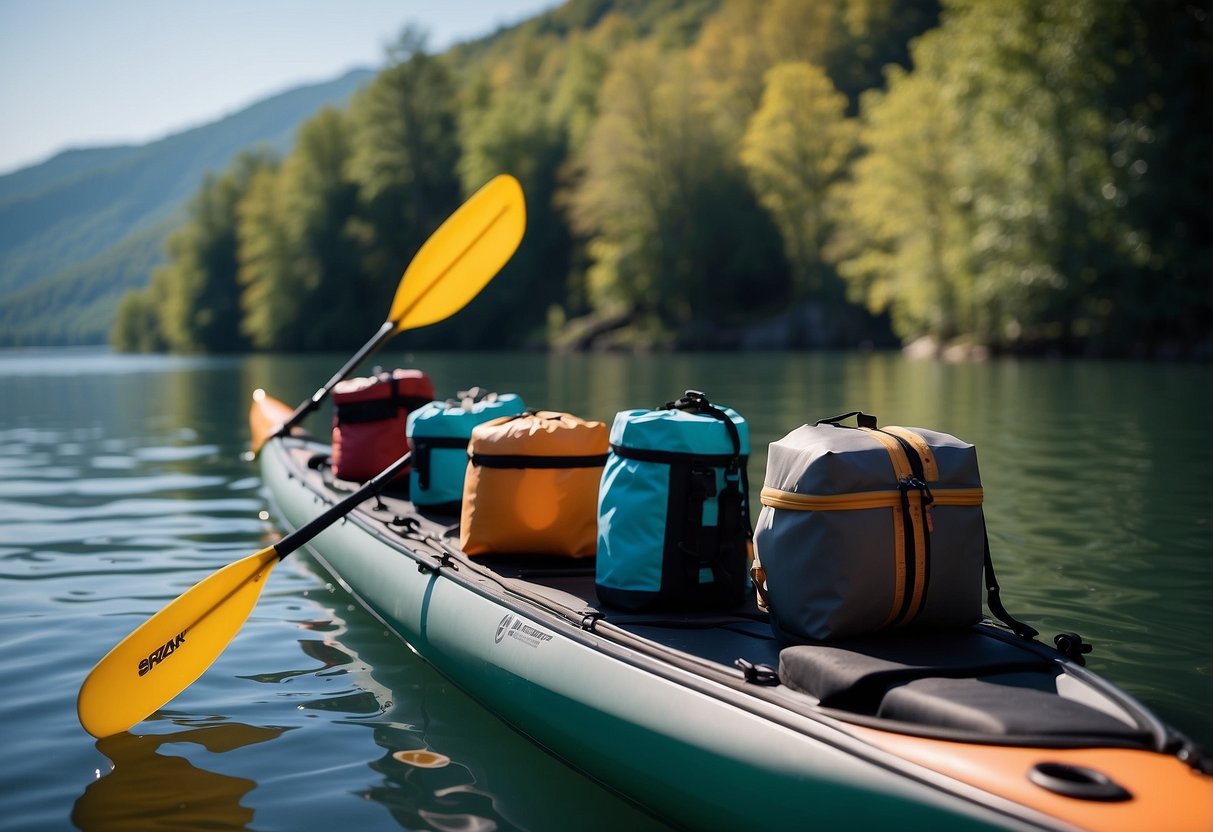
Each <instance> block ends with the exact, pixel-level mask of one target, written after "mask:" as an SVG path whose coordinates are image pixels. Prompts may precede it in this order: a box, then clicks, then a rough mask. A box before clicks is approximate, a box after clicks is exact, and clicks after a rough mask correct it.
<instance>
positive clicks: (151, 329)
mask: <svg viewBox="0 0 1213 832" xmlns="http://www.w3.org/2000/svg"><path fill="white" fill-rule="evenodd" d="M110 345H111V346H112V347H113V348H114V350H116V351H117V352H162V351H163V350H164V349H165V348H166V347H167V344H165V342H164V337H163V336H162V335H161V333H160V315H159V313H158V311H157V306H156V304H155V302H154V301H153V300H152V297H151V292H150V291H148V290H147V289H131V290H130V291H128V292H127V293H126V294H124V295H123V296H122V300H120V301H119V302H118V312H117V316H116V317H115V320H114V328H113V330H111V332H110Z"/></svg>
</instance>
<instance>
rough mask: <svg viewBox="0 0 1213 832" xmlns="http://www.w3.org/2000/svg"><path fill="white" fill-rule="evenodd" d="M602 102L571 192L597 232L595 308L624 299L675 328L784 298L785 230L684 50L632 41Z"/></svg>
mask: <svg viewBox="0 0 1213 832" xmlns="http://www.w3.org/2000/svg"><path fill="white" fill-rule="evenodd" d="M601 101H602V106H601V110H600V113H599V117H598V119H597V121H596V122H595V124H594V127H593V129H592V130H591V132H590V135H589V137H588V139H587V141H586V144H585V147H584V148H583V152H582V154H581V157H580V158H581V164H582V170H583V177H582V179H581V180H580V186H579V188H578V190H577V191H576V193H575V194H574V196H573V199H572V210H573V218H574V222H575V224H576V227H577V228H578V229H579V230H580V231H581V232H582V233H584V234H586V235H588V236H590V237H592V238H593V239H592V241H591V244H590V252H591V255H592V256H593V257H594V264H593V266H592V267H591V271H590V291H591V297H592V299H593V301H594V305H595V307H596V308H598V309H606V308H610V307H611V306H612V305H623V306H626V307H627V308H629V309H631V310H632V311H633V312H635V313H636V315H637V316H638V317H640V318H641V319H649V320H651V321H653V322H655V323H656V325H657V326H659V327H660V328H662V329H666V330H674V331H677V330H679V329H683V328H685V327H687V326H688V325H691V324H693V323H694V324H696V325H699V326H704V325H710V322H713V321H716V322H725V321H727V320H729V319H734V320H736V318H737V317H738V311H739V310H741V309H749V310H751V311H753V310H755V309H756V308H758V307H759V305H760V304H761V300H762V299H763V298H769V299H770V300H771V301H773V302H777V301H778V300H780V299H782V297H783V295H784V294H785V292H786V288H787V287H786V267H785V266H784V265H783V262H782V258H781V257H780V255H779V253H778V238H777V235H776V233H775V232H773V229H772V228H771V227H770V224H769V222H766V221H765V220H764V218H763V215H762V212H761V211H760V210H757V206H756V205H755V203H754V201H753V198H752V196H751V195H750V193H749V191H748V189H747V187H746V185H745V181H744V175H743V173H742V172H741V170H740V169H739V167H738V166H736V165H734V164H733V163H732V157H731V154H730V153H729V151H728V149H727V147H726V145H725V143H724V141H723V140H722V139H721V138H720V137H719V136H718V135H717V134H716V133H715V132H714V131H713V130H712V129H711V126H710V123H709V119H708V118H707V114H706V112H705V110H704V105H703V99H702V97H701V96H700V95H699V92H698V90H697V88H696V85H695V73H694V72H693V70H692V67H691V65H690V63H689V61H688V60H687V59H686V57H685V55H684V54H682V53H674V54H670V55H665V54H662V53H661V52H660V50H659V49H658V48H657V47H656V46H655V45H653V44H651V43H641V44H637V45H634V46H631V47H629V48H627V49H625V50H622V51H621V52H620V53H618V54H617V56H616V58H615V60H614V61H613V63H612V69H611V72H610V75H609V76H608V77H607V79H606V81H605V83H604V86H603V90H602V96H601Z"/></svg>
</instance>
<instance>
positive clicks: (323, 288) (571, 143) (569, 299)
mask: <svg viewBox="0 0 1213 832" xmlns="http://www.w3.org/2000/svg"><path fill="white" fill-rule="evenodd" d="M1211 55H1213V15H1211V14H1210V8H1209V4H1208V3H1200V4H1196V3H1179V2H1159V3H1134V2H1129V0H981V2H977V0H944V2H942V3H938V2H926V0H912V1H906V0H903V1H902V2H894V0H723V2H708V1H707V0H700V2H689V3H679V2H674V0H667V2H660V3H645V2H640V0H616V1H615V2H608V1H607V0H572V1H571V2H569V3H567V4H565V5H564V6H562V7H560V8H558V9H556V10H554V11H552V12H549V13H548V14H545V15H543V16H541V17H538V18H536V19H534V20H532V21H528V22H527V23H524V24H522V25H520V26H518V27H515V28H513V29H511V30H508V31H505V32H502V33H499V34H498V35H497V36H494V37H493V38H489V39H486V40H483V41H479V42H475V43H471V44H465V45H462V46H459V47H456V48H453V49H451V50H449V51H448V52H446V53H443V54H438V55H435V54H430V53H429V52H428V51H427V50H426V47H425V39H424V37H423V36H422V35H420V34H419V33H418V32H416V31H412V30H409V31H406V32H404V33H403V34H402V35H401V37H400V39H399V41H398V42H397V44H396V45H395V46H393V48H392V49H391V50H390V51H389V55H388V59H387V63H386V65H385V66H384V68H383V69H382V70H381V71H380V72H379V74H378V75H377V77H376V78H375V79H374V80H373V81H372V82H371V83H370V85H369V86H368V87H366V88H365V89H364V90H363V91H362V92H361V93H359V94H358V95H357V96H356V97H355V98H354V99H353V101H352V102H351V104H350V105H349V107H348V108H347V109H345V110H335V109H331V108H329V109H325V110H324V111H322V112H320V113H318V114H317V115H316V116H315V117H314V118H313V119H312V120H311V121H310V122H308V123H307V124H305V125H304V127H303V128H302V129H301V130H300V132H299V134H298V138H297V141H296V144H295V146H294V149H293V150H292V151H291V152H290V154H289V155H287V156H285V157H284V158H279V157H276V156H274V155H272V154H269V153H267V152H261V151H258V150H255V149H254V150H250V151H249V152H248V153H246V154H245V155H243V156H242V157H241V158H240V159H239V160H237V161H236V163H235V164H233V166H232V167H231V168H230V169H228V170H227V171H224V172H222V173H220V174H218V175H215V176H212V177H210V178H209V179H208V180H207V181H206V183H205V184H204V185H203V187H202V189H201V190H200V191H199V192H198V193H197V194H196V195H195V196H194V198H193V200H192V201H191V203H190V206H189V210H188V219H187V221H186V222H185V224H184V225H183V226H182V227H181V228H179V229H178V230H177V231H176V232H175V233H174V234H173V235H172V237H171V238H170V241H169V244H168V250H169V251H168V253H169V260H168V262H167V263H166V264H165V265H164V266H162V267H160V268H159V269H158V270H157V271H156V272H155V273H154V274H153V277H152V281H151V284H150V285H149V286H148V288H146V289H145V290H140V291H135V292H132V293H130V294H129V295H127V297H126V298H125V299H124V301H123V303H122V305H121V307H120V310H119V315H118V321H117V324H116V326H115V329H114V331H113V335H112V342H113V344H114V346H115V347H116V348H117V349H119V350H128V351H136V350H171V351H179V352H232V351H246V350H250V349H251V350H321V349H350V348H353V347H356V346H357V345H358V344H360V343H362V341H363V340H364V339H365V338H366V337H367V335H368V334H369V333H372V332H374V331H375V329H376V328H377V326H378V325H379V323H380V322H381V321H382V318H383V315H384V314H385V313H386V310H387V309H388V307H389V305H390V299H391V296H392V294H393V292H394V290H395V287H396V284H397V282H398V280H399V278H400V275H401V274H402V272H403V270H404V268H405V267H406V266H407V265H408V262H409V260H410V258H411V257H412V255H413V254H414V253H415V252H416V250H417V248H418V247H419V246H420V245H421V243H422V242H423V241H424V240H425V239H426V238H427V237H428V236H429V234H430V233H431V232H432V231H433V230H434V229H435V228H436V227H437V226H438V224H439V223H440V222H441V221H442V220H443V219H444V218H445V217H446V216H447V215H448V214H450V212H451V211H453V210H454V209H455V208H456V207H458V205H459V203H460V202H461V201H462V199H463V198H464V197H465V196H466V195H468V194H470V193H471V192H472V191H474V190H475V189H476V188H478V187H479V186H480V185H481V184H483V183H484V182H485V181H487V180H488V179H490V178H491V177H492V176H493V175H495V174H497V173H500V172H508V173H512V174H514V175H515V176H517V177H518V178H519V180H520V181H521V182H522V185H523V188H524V191H525V193H526V198H527V211H528V228H527V235H526V238H525V240H524V242H523V245H522V247H521V248H520V250H519V252H518V254H517V255H516V256H515V257H514V259H513V260H512V261H511V262H510V264H509V265H507V267H506V269H505V271H504V272H503V274H502V276H501V277H500V278H498V279H497V280H496V281H494V282H493V283H491V284H490V285H489V287H488V288H487V289H486V290H485V291H484V293H483V294H482V296H481V297H480V298H479V299H477V300H476V301H475V302H473V303H472V304H471V305H470V306H469V307H468V308H467V309H466V310H465V311H464V312H463V313H461V314H460V316H459V317H458V319H457V320H455V321H450V322H446V323H444V324H439V325H436V326H434V327H430V328H427V329H424V330H420V331H417V332H415V333H410V344H411V345H413V346H416V347H419V348H426V347H428V348H446V349H454V348H489V347H492V348H496V347H515V348H516V347H589V346H594V347H599V348H652V347H675V348H677V347H709V348H721V347H801V346H855V345H859V344H896V343H909V342H911V341H916V340H919V339H929V340H930V341H931V342H932V343H935V344H939V345H949V344H950V345H965V346H967V347H973V348H980V349H989V350H994V351H1000V352H1020V353H1022V352H1064V353H1081V354H1095V355H1154V354H1179V355H1186V354H1194V353H1200V352H1201V351H1204V353H1206V354H1207V352H1208V350H1209V348H1210V340H1211V330H1213V276H1211V272H1213V251H1210V245H1211V240H1213V211H1210V208H1209V204H1210V203H1209V197H1210V193H1211V192H1213V191H1211V188H1210V184H1211V176H1210V167H1211V165H1213V153H1210V150H1211V147H1210V138H1211V137H1210V126H1211V124H1210V117H1211V110H1210V107H1209V95H1210V93H1209V88H1210V86H1211V85H1210V84H1209V83H1208V80H1209V78H1210V77H1213V58H1211Z"/></svg>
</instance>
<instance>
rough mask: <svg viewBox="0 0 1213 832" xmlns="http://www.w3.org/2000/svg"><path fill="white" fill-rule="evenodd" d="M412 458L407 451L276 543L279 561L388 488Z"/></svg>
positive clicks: (411, 454)
mask: <svg viewBox="0 0 1213 832" xmlns="http://www.w3.org/2000/svg"><path fill="white" fill-rule="evenodd" d="M412 458H413V453H412V451H406V452H405V454H404V456H402V457H400V459H398V460H396V461H395V462H393V463H392V464H391V465H389V466H388V467H387V468H384V469H383V470H382V471H380V472H379V473H378V474H376V475H375V476H374V477H373V478H371V479H369V480H367V481H366V483H365V484H364V485H363V486H362V487H361V488H359V489H358V490H357V491H355V492H354V493H353V494H350V495H349V496H348V497H346V498H345V499H343V500H342V501H341V502H339V503H334V504H333V505H332V506H330V507H329V509H328V510H327V511H325V512H324V514H321V515H320V516H319V517H316V518H315V519H314V520H311V521H309V522H307V523H305V524H304V525H302V526H300V527H299V528H297V529H295V531H293V532H291V533H290V534H288V535H287V536H286V537H284V538H282V539H281V540H279V541H278V542H277V543H275V544H274V551H276V552H277V553H278V560H282V559H283V558H285V557H286V556H287V555H289V554H290V553H291V552H294V551H295V550H296V549H299V548H300V547H302V546H303V545H305V544H306V543H308V542H309V541H310V540H311V539H312V538H313V537H315V536H316V535H318V534H320V533H321V532H322V531H324V530H325V529H327V528H328V527H329V526H331V525H333V524H334V523H336V522H337V521H338V520H340V519H341V518H342V517H345V516H346V515H347V514H349V513H350V512H351V511H353V510H354V509H355V508H356V507H357V506H358V505H359V504H360V503H363V502H366V500H367V498H368V497H373V496H375V495H376V494H378V493H379V492H380V491H382V490H383V489H384V488H386V487H387V484H388V483H389V482H391V481H392V480H394V479H395V478H396V477H397V475H399V474H400V472H401V471H403V470H404V469H405V468H406V467H408V464H409V461H410V460H411V459H412Z"/></svg>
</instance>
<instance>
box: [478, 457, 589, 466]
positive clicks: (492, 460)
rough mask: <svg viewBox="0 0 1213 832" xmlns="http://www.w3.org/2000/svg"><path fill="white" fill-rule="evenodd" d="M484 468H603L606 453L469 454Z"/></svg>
mask: <svg viewBox="0 0 1213 832" xmlns="http://www.w3.org/2000/svg"><path fill="white" fill-rule="evenodd" d="M468 459H469V460H470V461H471V463H472V464H473V465H478V466H480V467H482V468H602V467H603V466H604V465H606V463H607V455H606V454H590V455H587V456H524V455H522V454H468Z"/></svg>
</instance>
